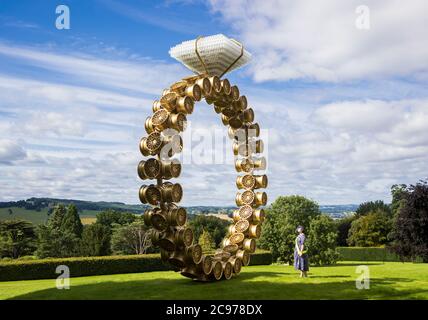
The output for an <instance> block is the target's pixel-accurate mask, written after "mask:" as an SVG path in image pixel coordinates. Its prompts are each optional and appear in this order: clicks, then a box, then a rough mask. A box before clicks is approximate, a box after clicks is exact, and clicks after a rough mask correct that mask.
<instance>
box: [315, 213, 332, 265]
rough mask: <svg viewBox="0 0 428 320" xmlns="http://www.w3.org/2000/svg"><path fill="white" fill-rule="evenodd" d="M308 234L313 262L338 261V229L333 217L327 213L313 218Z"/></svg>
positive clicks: (328, 262)
mask: <svg viewBox="0 0 428 320" xmlns="http://www.w3.org/2000/svg"><path fill="white" fill-rule="evenodd" d="M308 234H309V236H308V240H307V248H308V254H309V259H310V262H311V264H315V265H323V264H334V263H336V261H337V259H338V257H339V254H338V252H337V250H336V239H337V231H336V225H335V223H334V221H333V219H332V218H330V217H329V216H327V215H325V214H322V215H320V216H317V217H315V218H313V219H311V221H310V224H309V230H308Z"/></svg>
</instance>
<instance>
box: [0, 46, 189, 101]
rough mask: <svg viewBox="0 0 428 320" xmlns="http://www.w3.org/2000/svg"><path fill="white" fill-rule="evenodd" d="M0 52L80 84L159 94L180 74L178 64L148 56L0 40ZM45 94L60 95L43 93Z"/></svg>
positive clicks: (180, 70)
mask: <svg viewBox="0 0 428 320" xmlns="http://www.w3.org/2000/svg"><path fill="white" fill-rule="evenodd" d="M0 55H3V56H6V57H10V58H13V59H15V60H20V61H21V63H23V64H28V65H31V66H33V67H34V66H36V67H39V68H42V69H45V70H48V71H54V72H57V73H59V74H65V75H67V76H68V77H71V78H72V79H74V80H78V81H79V82H80V83H83V84H85V83H88V82H89V83H91V85H96V86H108V87H110V89H112V88H116V89H127V90H132V91H135V92H139V93H149V94H158V93H159V92H161V90H162V89H163V88H164V87H165V86H166V85H168V84H169V83H171V82H173V81H176V79H177V78H178V77H179V76H180V75H182V73H183V68H182V67H181V66H180V65H178V64H167V63H164V62H162V61H152V60H149V59H139V60H134V61H132V60H117V59H116V60H113V59H103V58H100V57H96V56H93V55H83V54H79V53H76V52H71V53H67V54H61V53H58V52H49V51H46V50H40V49H36V48H27V47H19V46H12V45H7V44H2V43H0ZM46 94H52V95H53V96H55V95H56V94H62V93H61V92H46Z"/></svg>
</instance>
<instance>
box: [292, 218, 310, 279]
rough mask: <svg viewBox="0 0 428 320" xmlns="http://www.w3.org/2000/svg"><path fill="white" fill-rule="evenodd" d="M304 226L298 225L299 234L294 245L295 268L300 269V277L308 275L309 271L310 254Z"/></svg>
mask: <svg viewBox="0 0 428 320" xmlns="http://www.w3.org/2000/svg"><path fill="white" fill-rule="evenodd" d="M303 231H304V228H303V227H302V226H298V227H297V232H298V233H299V235H298V236H297V237H296V241H295V246H294V268H295V269H296V270H300V277H301V278H303V277H307V276H308V271H309V261H308V255H307V253H306V251H307V250H306V248H305V240H306V237H305V234H304V233H303Z"/></svg>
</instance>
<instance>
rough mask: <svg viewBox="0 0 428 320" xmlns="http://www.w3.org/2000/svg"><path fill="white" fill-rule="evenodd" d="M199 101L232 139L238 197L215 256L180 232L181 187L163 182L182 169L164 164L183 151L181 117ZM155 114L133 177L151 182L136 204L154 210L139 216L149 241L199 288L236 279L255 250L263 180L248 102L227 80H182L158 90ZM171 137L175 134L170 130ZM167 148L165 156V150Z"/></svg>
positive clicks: (183, 230)
mask: <svg viewBox="0 0 428 320" xmlns="http://www.w3.org/2000/svg"><path fill="white" fill-rule="evenodd" d="M202 98H204V99H205V101H206V102H207V103H208V104H211V105H212V106H213V109H214V110H215V112H217V113H218V114H219V115H220V118H221V120H222V122H223V124H224V125H226V126H228V136H229V137H230V138H231V139H233V150H232V151H233V153H234V155H235V169H236V170H237V171H238V172H239V173H240V174H239V175H238V177H237V179H236V186H237V188H238V189H239V191H238V192H237V194H236V197H235V202H236V205H237V206H238V207H239V208H237V209H236V210H234V212H233V221H234V222H233V224H232V225H231V226H230V227H229V229H228V233H227V236H226V237H225V239H224V240H223V241H222V244H221V249H219V250H217V251H216V253H215V254H213V255H208V254H204V253H203V252H202V249H201V246H200V245H198V244H195V243H194V239H193V232H192V230H191V229H190V228H188V227H186V219H187V213H186V209H184V208H183V207H179V206H178V205H177V203H178V202H180V200H181V198H182V196H183V189H182V187H181V185H180V184H178V183H175V182H171V181H167V180H171V179H174V178H177V177H178V176H179V175H180V173H181V169H182V168H181V164H180V162H179V161H178V160H177V159H170V158H171V157H172V156H173V155H174V154H176V153H178V152H180V151H181V150H182V148H183V141H182V138H181V136H180V134H179V133H180V132H183V131H184V130H185V129H186V122H187V117H186V115H189V114H191V113H192V112H193V108H194V103H195V101H200V100H201V99H202ZM152 110H153V114H152V115H151V116H150V117H148V118H147V119H146V121H145V125H144V127H145V129H146V132H147V136H146V137H144V138H142V139H141V141H140V145H139V147H140V151H141V153H142V154H143V155H144V156H145V157H147V158H146V159H145V160H142V161H140V163H139V164H138V169H137V172H138V176H139V177H140V178H141V179H143V180H148V179H153V180H155V182H154V183H147V184H145V185H143V186H141V188H140V190H139V197H140V200H141V202H142V203H147V204H150V205H152V206H153V207H152V208H151V209H149V210H147V211H146V212H145V213H144V223H145V224H146V225H147V226H149V227H151V228H153V234H152V242H153V244H154V245H156V246H159V247H160V248H161V258H162V260H163V261H167V262H169V263H170V264H171V265H172V266H173V268H174V270H176V271H180V272H181V274H182V275H183V276H186V277H189V278H191V279H197V280H200V281H212V280H220V279H230V278H232V277H233V276H234V275H238V274H239V273H240V271H241V267H242V266H246V265H248V264H249V262H250V253H253V252H254V251H255V250H256V239H258V238H259V237H260V233H261V224H262V223H263V220H264V217H265V212H264V210H263V209H262V208H260V207H261V206H264V205H266V202H267V195H266V192H263V191H260V190H259V189H263V188H266V187H267V184H268V179H267V176H266V175H264V174H259V173H257V174H256V173H255V171H257V170H265V169H266V160H265V158H263V157H260V156H255V155H256V154H260V153H262V152H263V142H262V141H261V140H259V139H258V138H257V137H259V135H260V127H259V125H258V124H257V123H254V111H253V109H252V108H250V107H248V102H247V98H246V97H245V96H241V95H240V93H239V89H238V87H237V86H236V85H231V84H230V82H229V80H227V79H222V80H221V79H220V78H219V77H218V76H209V75H206V74H203V75H196V76H190V77H186V78H184V79H182V80H180V81H178V82H176V83H174V84H173V85H171V87H170V88H168V89H165V90H164V91H163V94H162V97H161V98H160V99H159V100H156V101H154V102H153V106H152ZM171 129H174V130H175V133H172V134H171V132H170V131H169V130H171ZM166 147H171V148H169V149H168V148H167V150H164V149H165V148H166Z"/></svg>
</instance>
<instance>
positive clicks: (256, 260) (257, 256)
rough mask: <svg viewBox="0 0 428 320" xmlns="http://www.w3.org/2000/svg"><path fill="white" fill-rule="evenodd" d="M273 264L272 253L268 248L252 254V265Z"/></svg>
mask: <svg viewBox="0 0 428 320" xmlns="http://www.w3.org/2000/svg"><path fill="white" fill-rule="evenodd" d="M269 264H272V253H271V252H270V251H266V250H257V251H256V252H255V253H253V254H252V255H251V258H250V266H260V265H269Z"/></svg>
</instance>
